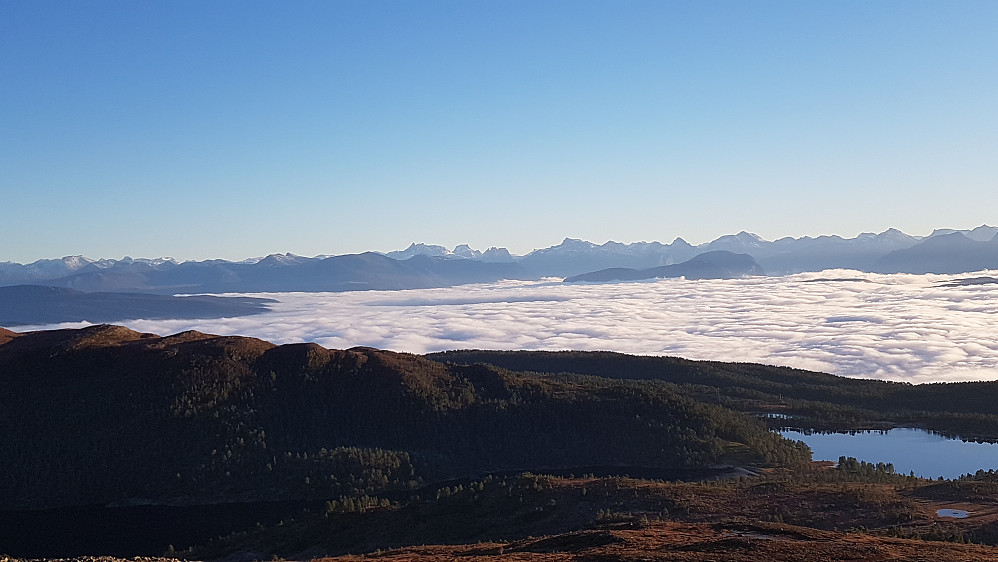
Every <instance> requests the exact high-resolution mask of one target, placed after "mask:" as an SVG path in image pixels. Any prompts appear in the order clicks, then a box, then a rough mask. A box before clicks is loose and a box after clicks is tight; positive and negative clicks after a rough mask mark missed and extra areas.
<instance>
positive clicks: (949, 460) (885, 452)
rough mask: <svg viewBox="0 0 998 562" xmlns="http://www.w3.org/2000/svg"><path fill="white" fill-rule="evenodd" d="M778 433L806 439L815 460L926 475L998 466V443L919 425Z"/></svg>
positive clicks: (954, 474) (947, 475) (948, 474)
mask: <svg viewBox="0 0 998 562" xmlns="http://www.w3.org/2000/svg"><path fill="white" fill-rule="evenodd" d="M780 434H781V435H783V436H784V437H786V438H788V439H796V440H798V441H803V442H805V443H807V444H808V446H809V447H811V450H812V451H813V452H814V460H816V461H817V460H822V461H837V460H839V457H841V456H843V455H844V456H847V457H856V458H857V459H859V460H861V461H866V462H872V463H878V462H883V463H894V470H895V472H898V473H900V474H908V473H910V472H912V471H914V472H915V475H916V476H923V477H925V478H937V477H939V476H942V477H944V478H957V477H959V476H960V475H962V474H967V473H970V474H973V473H975V472H977V471H978V470H979V469H984V470H989V469H998V445H996V444H992V443H967V442H964V441H960V440H959V439H947V438H945V437H941V436H939V435H935V434H933V433H929V432H928V431H925V430H922V429H908V428H899V429H892V430H890V431H887V432H862V433H855V434H849V433H813V434H811V435H805V434H803V433H801V432H799V431H781V432H780Z"/></svg>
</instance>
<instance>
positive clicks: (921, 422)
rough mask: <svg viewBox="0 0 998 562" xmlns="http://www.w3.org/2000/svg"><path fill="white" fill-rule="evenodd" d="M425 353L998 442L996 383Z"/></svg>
mask: <svg viewBox="0 0 998 562" xmlns="http://www.w3.org/2000/svg"><path fill="white" fill-rule="evenodd" d="M427 357H429V358H432V359H435V360H437V361H444V362H450V363H455V364H465V363H484V364H491V365H496V366H499V367H503V368H507V369H513V370H523V371H525V370H532V371H539V372H547V373H576V374H583V375H592V376H598V377H604V378H610V379H634V380H646V381H658V382H661V383H663V384H666V385H668V387H669V388H671V389H673V390H674V391H676V392H679V393H681V394H683V395H686V396H690V397H693V398H695V399H697V400H702V401H705V402H710V403H717V404H721V405H724V406H725V407H728V408H732V409H735V410H739V411H744V412H754V413H780V414H784V415H789V416H792V421H788V420H786V419H784V418H782V417H781V418H777V419H773V420H771V423H772V424H774V425H776V424H781V425H792V426H794V427H799V428H802V429H814V430H838V431H843V430H849V429H875V428H886V427H898V426H907V427H924V428H926V429H931V430H935V431H938V432H940V433H945V434H950V435H956V436H960V437H963V438H967V439H979V440H986V441H992V442H996V441H998V382H965V383H945V384H942V383H939V384H921V385H912V384H908V383H900V382H887V381H878V380H870V379H851V378H846V377H838V376H834V375H829V374H826V373H818V372H814V371H805V370H801V369H793V368H790V367H778V366H772V365H760V364H754V363H722V362H719V361H691V360H688V359H680V358H676V357H652V356H637V355H625V354H622V353H612V352H602V351H595V352H582V351H560V352H548V351H477V350H471V351H448V352H443V353H433V354H429V355H427Z"/></svg>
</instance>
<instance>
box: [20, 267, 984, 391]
mask: <svg viewBox="0 0 998 562" xmlns="http://www.w3.org/2000/svg"><path fill="white" fill-rule="evenodd" d="M971 275H973V274H968V275H961V276H954V275H876V274H865V273H859V272H856V271H844V270H843V271H823V272H821V273H807V274H800V275H792V276H787V277H758V278H749V279H737V280H701V281H687V280H684V279H663V280H656V281H648V282H631V283H608V284H585V285H574V284H563V283H559V282H519V281H517V282H502V283H491V284H482V285H464V286H460V287H452V288H444V289H419V290H407V291H363V292H349V293H266V294H254V295H252V296H263V297H268V298H273V299H276V300H278V301H279V302H278V303H276V304H274V305H272V307H271V308H272V310H271V312H268V313H265V314H261V315H257V316H245V317H240V318H228V319H217V320H155V321H153V320H133V321H126V322H122V324H125V325H127V326H129V327H130V328H132V329H135V330H139V331H143V332H154V333H158V334H168V333H175V332H179V331H182V330H192V329H193V330H200V331H202V332H209V333H216V334H239V335H245V336H253V337H258V338H261V339H265V340H268V341H272V342H275V343H289V342H301V341H312V342H316V343H319V344H321V345H323V346H326V347H331V348H348V347H353V346H357V345H365V346H372V347H378V348H382V349H391V350H396V351H408V352H413V353H426V352H431V351H441V350H447V349H467V348H478V349H532V350H563V349H575V350H612V351H620V352H624V353H635V354H646V355H675V356H681V357H686V358H690V359H712V360H720V361H748V362H758V363H768V364H776V365H789V366H792V367H798V368H803V369H811V370H817V371H825V372H829V373H834V374H839V375H846V376H854V377H865V378H878V379H890V380H902V381H909V382H915V383H918V382H950V381H962V380H993V379H998V323H996V322H995V318H998V285H996V284H986V285H967V286H944V285H945V284H947V283H952V282H953V281H955V280H957V279H960V278H965V277H970V276H971ZM75 325H79V324H75ZM69 326H74V324H62V325H59V326H44V327H34V329H37V328H52V327H69ZM19 329H28V328H23V327H22V328H19Z"/></svg>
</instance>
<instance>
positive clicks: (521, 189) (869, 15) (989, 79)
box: [0, 0, 998, 262]
mask: <svg viewBox="0 0 998 562" xmlns="http://www.w3.org/2000/svg"><path fill="white" fill-rule="evenodd" d="M996 209H998V3H996V2H959V1H955V2H918V1H903V2H902V1H898V2H886V1H884V2H866V1H864V2H851V1H836V2H796V1H795V2H734V1H732V2H709V1H708V2H664V1H663V2H586V1H580V0H574V1H571V2H537V1H529V2H526V1H524V2H518V1H503V2H488V3H486V2H474V1H468V0H462V1H455V2H439V1H434V2H416V1H412V2H368V1H364V2H360V1H358V2H291V3H278V2H251V1H239V2H225V1H213V2H182V1H177V0H171V1H168V2H155V1H148V2H132V1H127V2H124V1H123V2H103V1H102V2H94V1H83V0H80V1H73V2H44V1H38V2H34V1H31V2H28V1H24V2H2V3H0V224H2V225H3V232H4V237H3V242H2V244H0V261H3V260H12V261H21V262H26V261H33V260H34V259H38V258H49V257H58V256H63V255H69V254H84V255H87V256H90V257H121V256H124V255H131V256H133V257H138V256H143V257H158V256H174V257H176V258H178V259H204V258H210V257H222V258H229V259H241V258H245V257H250V256H259V255H264V254H268V253H272V252H293V253H298V254H303V255H315V254H338V253H347V252H357V251H364V250H381V251H388V250H392V249H398V248H403V247H405V246H407V245H408V244H409V243H410V242H412V241H424V242H428V243H438V244H444V245H447V246H449V247H452V246H454V245H456V244H459V243H465V242H467V243H470V244H471V245H472V246H473V247H477V248H483V249H484V248H487V247H489V246H506V247H508V248H509V249H510V250H511V251H513V252H515V253H524V252H527V251H530V250H531V249H533V248H539V247H545V246H549V245H552V244H556V243H558V242H559V241H560V240H561V239H562V238H563V237H565V236H571V237H577V238H584V239H588V240H592V241H594V242H604V241H606V240H610V239H612V240H617V241H622V242H632V241H637V240H661V241H665V242H667V241H671V240H672V239H673V238H675V237H676V236H682V237H684V238H686V239H687V240H689V241H691V242H694V243H697V242H703V241H707V240H710V239H713V238H715V237H717V236H719V235H722V234H728V233H734V232H737V231H740V230H749V231H752V232H755V233H757V234H759V235H761V236H763V237H764V238H769V239H772V238H778V237H782V236H788V235H789V236H802V235H819V234H840V235H843V236H854V235H856V234H858V233H859V232H862V231H880V230H884V229H886V228H888V227H897V228H900V229H902V230H904V231H906V232H909V233H912V234H927V233H928V232H929V231H930V230H931V229H932V228H935V227H954V228H967V227H973V226H977V225H979V224H982V223H990V224H995V223H998V216H996V215H998V212H996V211H995V210H996Z"/></svg>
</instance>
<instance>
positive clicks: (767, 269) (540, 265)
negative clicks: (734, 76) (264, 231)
mask: <svg viewBox="0 0 998 562" xmlns="http://www.w3.org/2000/svg"><path fill="white" fill-rule="evenodd" d="M712 252H728V253H730V254H745V255H747V256H750V257H751V259H752V260H754V261H753V263H751V264H750V263H748V262H745V263H746V264H747V265H746V266H745V267H747V269H738V268H735V269H733V270H731V271H730V272H728V273H724V274H723V275H722V274H721V273H719V272H718V271H706V270H703V268H700V269H697V268H696V267H694V266H695V265H696V264H697V263H699V264H700V265H703V264H704V263H706V262H707V261H710V259H711V258H709V257H705V258H701V259H700V261H699V262H696V261H694V262H693V263H692V264H689V265H688V266H684V267H686V269H683V268H681V267H678V266H679V265H682V264H684V263H687V262H690V260H693V259H694V258H697V256H703V255H705V254H710V253H712ZM719 255H720V254H714V257H715V258H716V257H717V256H719ZM743 265H744V264H743ZM656 268H665V269H656ZM833 268H844V269H856V270H860V271H869V272H881V273H898V272H907V273H962V272H967V271H979V270H984V269H998V227H993V226H987V225H982V226H979V227H977V228H974V229H968V230H953V229H939V230H936V231H934V232H933V233H932V234H931V235H929V236H927V237H915V236H909V235H907V234H905V233H903V232H901V231H899V230H896V229H889V230H886V231H884V232H881V233H879V234H874V233H864V234H860V235H859V236H856V237H855V238H842V237H840V236H819V237H817V238H812V237H807V236H805V237H802V238H789V237H788V238H781V239H779V240H774V241H767V240H763V239H762V238H760V237H759V236H757V235H755V234H751V233H748V232H740V233H738V234H734V235H727V236H722V237H720V238H718V239H716V240H714V241H711V242H708V243H704V244H699V245H696V246H694V245H692V244H689V243H688V242H686V241H685V240H683V239H682V238H677V239H676V240H674V241H673V242H671V243H669V244H663V243H661V242H636V243H632V244H622V243H619V242H607V243H605V244H594V243H592V242H586V241H583V240H577V239H572V238H566V239H565V240H564V241H563V242H562V243H561V244H558V245H556V246H552V247H549V248H544V249H540V250H534V251H533V252H530V253H529V254H526V255H524V256H514V255H512V254H510V253H509V251H507V250H506V249H505V248H489V249H488V250H485V251H479V250H475V249H472V248H471V247H469V246H468V245H460V246H457V247H456V248H454V249H453V250H448V249H447V248H444V247H443V246H435V245H428V244H415V243H414V244H412V245H411V246H409V247H408V248H406V249H405V250H400V251H396V252H389V253H387V254H381V253H375V252H366V253H362V254H350V255H341V256H317V257H312V258H308V257H302V256H296V255H293V254H283V255H282V254H274V255H270V256H267V257H265V258H260V259H251V260H244V261H240V262H231V261H225V260H206V261H198V262H196V261H186V262H177V261H175V260H173V259H170V258H162V259H131V258H124V259H121V260H112V259H100V260H93V259H89V258H85V257H83V256H70V257H65V258H62V259H51V260H39V261H36V262H34V263H30V264H26V265H22V264H18V263H12V262H2V263H0V286H9V285H45V286H51V287H61V288H66V289H74V290H77V291H84V292H145V293H153V294H177V293H229V292H284V291H348V290H363V289H382V290H391V289H414V288H430V287H444V286H451V285H458V284H463V283H479V282H491V281H496V280H500V279H524V280H525V279H539V278H542V277H566V278H573V277H575V276H586V275H588V277H586V278H587V279H597V278H601V276H602V277H606V276H607V275H610V276H611V277H613V276H614V275H618V274H621V275H624V277H615V278H620V279H624V278H634V277H633V275H644V274H645V273H648V271H649V270H652V273H651V276H661V275H660V274H663V273H665V274H667V276H674V275H682V276H686V277H703V276H715V277H716V276H719V275H720V276H732V275H734V276H738V275H748V274H751V275H758V274H769V275H784V274H790V273H799V272H803V271H821V270H824V269H833ZM607 269H630V270H634V272H630V273H628V272H618V274H605V273H603V274H597V273H596V272H600V271H603V270H607ZM722 269H723V268H722ZM637 272H644V273H637ZM628 276H630V277H628Z"/></svg>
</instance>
